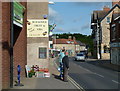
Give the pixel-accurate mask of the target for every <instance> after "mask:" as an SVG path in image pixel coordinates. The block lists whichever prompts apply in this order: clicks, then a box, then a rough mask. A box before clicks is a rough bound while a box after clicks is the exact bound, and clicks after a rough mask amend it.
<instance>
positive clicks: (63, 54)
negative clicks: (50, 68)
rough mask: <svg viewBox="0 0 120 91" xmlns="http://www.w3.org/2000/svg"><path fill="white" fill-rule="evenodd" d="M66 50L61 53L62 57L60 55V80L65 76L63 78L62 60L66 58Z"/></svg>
mask: <svg viewBox="0 0 120 91" xmlns="http://www.w3.org/2000/svg"><path fill="white" fill-rule="evenodd" d="M64 52H65V50H62V51H61V52H60V55H59V64H60V75H59V77H60V78H62V77H63V76H62V71H63V63H62V59H63V57H64V56H65V53H64Z"/></svg>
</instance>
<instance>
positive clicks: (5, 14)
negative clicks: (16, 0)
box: [2, 2, 10, 89]
mask: <svg viewBox="0 0 120 91" xmlns="http://www.w3.org/2000/svg"><path fill="white" fill-rule="evenodd" d="M9 44H10V3H9V2H8V3H2V82H3V83H2V86H3V89H4V88H9V85H10V83H9V82H10V53H9Z"/></svg>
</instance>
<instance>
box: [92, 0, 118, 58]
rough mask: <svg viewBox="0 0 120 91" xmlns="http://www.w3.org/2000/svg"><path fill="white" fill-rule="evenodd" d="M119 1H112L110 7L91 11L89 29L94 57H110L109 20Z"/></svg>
mask: <svg viewBox="0 0 120 91" xmlns="http://www.w3.org/2000/svg"><path fill="white" fill-rule="evenodd" d="M118 4H119V1H118V2H113V3H112V8H111V9H110V8H109V7H107V6H105V7H104V8H103V10H98V11H93V14H92V19H91V29H92V34H93V38H94V55H95V56H94V58H98V59H110V22H111V19H112V13H113V12H116V11H117V10H118V7H119V5H118Z"/></svg>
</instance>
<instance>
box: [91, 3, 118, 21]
mask: <svg viewBox="0 0 120 91" xmlns="http://www.w3.org/2000/svg"><path fill="white" fill-rule="evenodd" d="M116 7H118V8H120V6H119V5H118V4H116V5H114V6H113V7H112V8H111V9H110V10H109V11H104V10H97V11H93V15H92V21H91V22H93V21H95V20H97V19H98V21H99V22H101V21H102V20H103V19H104V18H105V17H106V16H107V15H108V14H109V13H111V12H112V11H113V9H114V8H116Z"/></svg>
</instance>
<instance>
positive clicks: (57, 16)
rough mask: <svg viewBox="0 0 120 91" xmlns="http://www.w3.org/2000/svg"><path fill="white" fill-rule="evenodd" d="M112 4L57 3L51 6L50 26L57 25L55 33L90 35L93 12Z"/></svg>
mask: <svg viewBox="0 0 120 91" xmlns="http://www.w3.org/2000/svg"><path fill="white" fill-rule="evenodd" d="M103 6H109V7H110V8H111V3H110V2H55V4H54V5H49V24H54V23H55V24H56V25H57V26H56V28H55V29H54V31H53V33H68V32H70V33H81V34H84V35H90V34H91V32H92V31H91V29H90V22H91V14H92V11H93V10H102V8H103Z"/></svg>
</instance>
